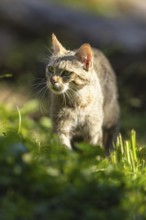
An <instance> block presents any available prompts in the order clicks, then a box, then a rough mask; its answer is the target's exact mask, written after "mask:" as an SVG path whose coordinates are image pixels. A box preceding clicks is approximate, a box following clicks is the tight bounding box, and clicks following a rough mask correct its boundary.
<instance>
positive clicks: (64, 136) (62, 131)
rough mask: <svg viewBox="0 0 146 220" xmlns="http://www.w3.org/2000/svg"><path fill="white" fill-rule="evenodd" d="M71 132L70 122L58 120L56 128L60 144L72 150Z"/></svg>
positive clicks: (68, 120) (69, 120)
mask: <svg viewBox="0 0 146 220" xmlns="http://www.w3.org/2000/svg"><path fill="white" fill-rule="evenodd" d="M71 130H72V120H71V119H69V118H68V119H66V120H64V119H63V120H60V121H59V124H58V128H57V133H58V136H59V139H60V142H61V144H62V145H64V146H65V147H67V148H69V149H72V146H71V138H72V137H71Z"/></svg>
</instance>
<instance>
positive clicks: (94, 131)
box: [85, 117, 103, 146]
mask: <svg viewBox="0 0 146 220" xmlns="http://www.w3.org/2000/svg"><path fill="white" fill-rule="evenodd" d="M85 126H86V128H85V129H86V131H85V132H86V134H87V135H86V136H87V138H88V142H89V143H90V144H91V145H93V146H97V145H99V146H102V145H103V143H102V137H103V132H102V117H101V118H100V119H99V118H95V117H88V120H87V121H86V125H85Z"/></svg>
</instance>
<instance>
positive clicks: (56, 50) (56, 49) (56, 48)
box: [52, 34, 66, 55]
mask: <svg viewBox="0 0 146 220" xmlns="http://www.w3.org/2000/svg"><path fill="white" fill-rule="evenodd" d="M52 48H53V54H55V55H57V54H63V53H64V52H65V51H66V49H65V48H64V47H63V46H62V44H61V43H60V42H59V41H58V39H57V37H56V36H55V34H52Z"/></svg>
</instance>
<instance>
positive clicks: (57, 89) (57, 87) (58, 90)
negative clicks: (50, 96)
mask: <svg viewBox="0 0 146 220" xmlns="http://www.w3.org/2000/svg"><path fill="white" fill-rule="evenodd" d="M47 86H48V88H49V89H50V90H51V91H52V92H53V93H55V94H62V93H65V92H66V90H67V88H66V87H64V86H61V85H60V84H59V83H55V84H52V83H51V82H49V83H47Z"/></svg>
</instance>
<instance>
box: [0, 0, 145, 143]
mask: <svg viewBox="0 0 146 220" xmlns="http://www.w3.org/2000/svg"><path fill="white" fill-rule="evenodd" d="M52 33H55V34H56V35H57V37H58V39H59V40H60V41H61V42H62V44H63V45H64V46H65V47H66V48H68V49H74V48H77V47H79V46H80V45H81V44H82V43H84V42H88V43H90V44H91V45H92V46H94V47H97V48H99V49H101V50H102V51H103V52H104V53H105V54H106V56H107V57H108V58H109V60H110V61H111V63H112V66H113V68H114V70H115V72H116V75H117V80H118V87H119V101H120V105H121V132H122V134H123V135H127V133H128V132H129V131H130V130H131V129H136V131H137V134H138V137H139V138H138V139H139V142H141V143H144V141H145V139H146V138H145V128H146V98H145V93H146V86H145V81H146V3H144V1H142V0H141V1H140V0H139V1H138V2H137V1H136V0H133V1H132V0H131V1H130V0H127V1H126V0H125V1H122V0H110V1H108V3H106V1H102V0H92V1H91V0H86V1H65V0H64V1H61V2H60V1H57V0H56V1H49V0H46V1H41V0H1V1H0V103H1V104H2V105H13V106H14V108H15V107H16V106H22V105H25V103H26V102H27V101H28V100H30V99H34V98H38V96H37V95H36V94H38V91H39V90H40V89H41V82H42V81H43V80H44V77H45V74H44V69H45V63H46V62H47V60H48V56H49V54H50V49H51V34H52ZM37 83H38V86H37V85H36V84H37ZM34 85H35V86H34ZM39 85H40V86H39ZM39 114H41V113H39ZM39 114H38V113H37V117H39V116H38V115H39ZM42 114H46V115H47V111H46V112H44V113H42Z"/></svg>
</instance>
